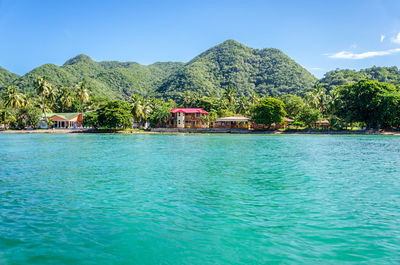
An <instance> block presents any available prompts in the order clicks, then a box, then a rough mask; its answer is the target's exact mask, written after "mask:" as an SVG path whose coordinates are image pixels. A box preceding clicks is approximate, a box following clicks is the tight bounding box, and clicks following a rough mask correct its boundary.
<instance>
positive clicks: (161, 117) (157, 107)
mask: <svg viewBox="0 0 400 265" xmlns="http://www.w3.org/2000/svg"><path fill="white" fill-rule="evenodd" d="M174 107H176V104H175V102H174V101H172V100H170V101H168V102H164V101H163V100H160V99H155V98H153V99H152V110H151V112H150V114H149V121H150V126H151V127H163V126H165V124H166V122H167V120H168V118H169V117H171V113H169V111H170V110H171V109H173V108H174Z"/></svg>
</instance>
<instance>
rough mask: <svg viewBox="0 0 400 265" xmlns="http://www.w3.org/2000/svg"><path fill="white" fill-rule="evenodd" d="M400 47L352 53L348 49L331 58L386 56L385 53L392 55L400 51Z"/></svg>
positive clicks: (358, 58) (357, 58)
mask: <svg viewBox="0 0 400 265" xmlns="http://www.w3.org/2000/svg"><path fill="white" fill-rule="evenodd" d="M399 52H400V48H397V49H390V50H385V51H372V52H363V53H352V52H348V51H341V52H338V53H335V54H331V55H329V57H330V58H335V59H354V60H360V59H365V58H371V57H376V56H384V55H390V54H394V53H399Z"/></svg>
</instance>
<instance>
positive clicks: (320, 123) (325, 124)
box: [313, 120, 330, 130]
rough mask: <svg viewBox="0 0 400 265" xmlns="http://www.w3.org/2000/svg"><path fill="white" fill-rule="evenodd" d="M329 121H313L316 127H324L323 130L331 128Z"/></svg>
mask: <svg viewBox="0 0 400 265" xmlns="http://www.w3.org/2000/svg"><path fill="white" fill-rule="evenodd" d="M329 124H330V123H329V121H328V120H322V121H316V122H314V123H313V127H314V128H315V129H323V130H327V129H329Z"/></svg>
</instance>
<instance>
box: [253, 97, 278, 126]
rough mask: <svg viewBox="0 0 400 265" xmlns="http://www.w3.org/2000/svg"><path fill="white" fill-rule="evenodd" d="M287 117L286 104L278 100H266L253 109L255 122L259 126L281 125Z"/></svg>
mask: <svg viewBox="0 0 400 265" xmlns="http://www.w3.org/2000/svg"><path fill="white" fill-rule="evenodd" d="M285 116H286V112H285V104H284V103H283V102H282V100H279V99H276V98H271V97H269V98H264V99H262V100H261V101H260V103H258V104H257V105H255V106H254V108H253V118H252V119H253V120H254V121H255V122H256V123H258V124H265V125H271V124H273V123H276V124H279V123H281V122H282V121H283V118H284V117H285Z"/></svg>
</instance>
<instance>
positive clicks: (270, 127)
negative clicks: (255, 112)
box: [252, 117, 294, 130]
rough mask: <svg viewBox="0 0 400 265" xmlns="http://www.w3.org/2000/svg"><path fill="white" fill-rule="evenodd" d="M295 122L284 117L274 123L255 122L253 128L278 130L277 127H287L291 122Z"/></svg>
mask: <svg viewBox="0 0 400 265" xmlns="http://www.w3.org/2000/svg"><path fill="white" fill-rule="evenodd" d="M292 122H294V120H292V119H289V118H286V117H284V118H283V121H282V122H281V123H278V124H276V123H273V124H271V125H267V124H256V123H253V125H252V126H253V128H254V129H256V130H266V129H267V130H271V129H272V130H277V129H286V128H287V127H288V125H290V123H292Z"/></svg>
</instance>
